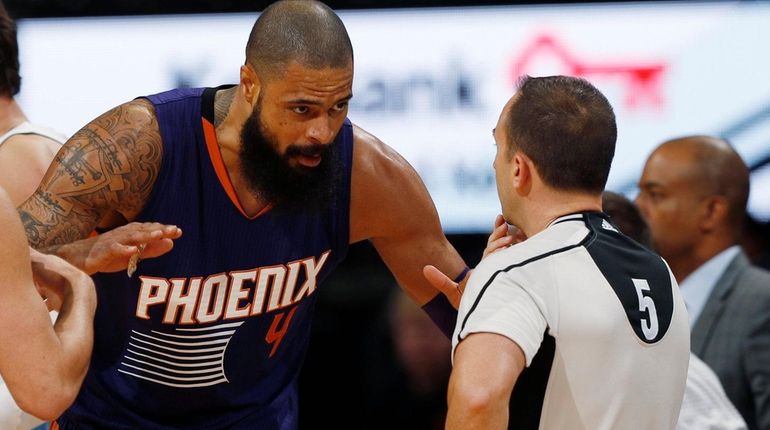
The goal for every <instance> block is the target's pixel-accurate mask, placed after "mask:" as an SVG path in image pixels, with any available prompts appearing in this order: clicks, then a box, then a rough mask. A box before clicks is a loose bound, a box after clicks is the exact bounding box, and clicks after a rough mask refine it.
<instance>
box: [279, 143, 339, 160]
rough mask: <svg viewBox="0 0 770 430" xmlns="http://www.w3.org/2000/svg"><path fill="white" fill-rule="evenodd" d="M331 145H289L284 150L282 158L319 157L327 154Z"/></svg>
mask: <svg viewBox="0 0 770 430" xmlns="http://www.w3.org/2000/svg"><path fill="white" fill-rule="evenodd" d="M330 148H331V145H324V144H322V143H311V144H308V145H300V144H296V143H294V144H291V145H289V147H287V148H286V152H285V154H284V157H287V158H288V157H296V156H300V155H304V156H307V157H319V156H322V155H326V154H328V153H329V150H330Z"/></svg>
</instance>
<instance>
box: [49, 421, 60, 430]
mask: <svg viewBox="0 0 770 430" xmlns="http://www.w3.org/2000/svg"><path fill="white" fill-rule="evenodd" d="M48 429H49V430H59V423H58V422H56V421H51V425H50V426H48Z"/></svg>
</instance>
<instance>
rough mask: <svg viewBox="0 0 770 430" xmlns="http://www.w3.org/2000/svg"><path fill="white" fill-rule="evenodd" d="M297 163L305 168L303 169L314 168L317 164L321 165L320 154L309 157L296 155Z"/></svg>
mask: <svg viewBox="0 0 770 430" xmlns="http://www.w3.org/2000/svg"><path fill="white" fill-rule="evenodd" d="M296 158H297V163H299V164H301V165H303V166H305V167H316V166H318V165H319V164H321V159H322V157H321V154H316V155H309V154H301V155H297V156H296Z"/></svg>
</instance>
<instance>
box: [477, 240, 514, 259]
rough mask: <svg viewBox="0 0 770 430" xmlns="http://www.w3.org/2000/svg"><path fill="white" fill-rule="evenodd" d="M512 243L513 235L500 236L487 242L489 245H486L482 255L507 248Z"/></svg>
mask: <svg viewBox="0 0 770 430" xmlns="http://www.w3.org/2000/svg"><path fill="white" fill-rule="evenodd" d="M512 244H513V237H511V236H505V237H501V238H499V239H497V240H495V241H493V242H491V243H489V245H487V247H486V249H484V257H486V256H488V255H489V254H492V253H493V252H495V251H499V250H501V249H504V248H508V247H509V246H511V245H512Z"/></svg>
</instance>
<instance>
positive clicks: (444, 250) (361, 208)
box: [350, 127, 465, 305]
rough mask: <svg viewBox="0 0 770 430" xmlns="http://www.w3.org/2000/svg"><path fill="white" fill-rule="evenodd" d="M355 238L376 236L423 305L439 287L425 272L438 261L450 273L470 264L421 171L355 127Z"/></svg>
mask: <svg viewBox="0 0 770 430" xmlns="http://www.w3.org/2000/svg"><path fill="white" fill-rule="evenodd" d="M354 141H355V146H354V149H353V173H352V175H353V176H352V185H351V203H350V205H351V214H350V217H351V219H350V239H351V242H356V241H359V240H365V239H370V240H371V241H372V243H373V244H374V246H375V248H376V249H377V252H378V253H379V254H380V256H381V257H382V259H383V261H384V262H385V264H386V265H387V266H388V268H389V269H390V270H391V272H393V274H394V276H395V277H396V279H397V281H398V283H399V285H401V287H402V288H403V289H404V290H405V291H406V293H407V294H408V295H409V296H410V297H411V298H412V299H413V300H414V301H415V302H417V304H419V305H424V304H425V303H427V302H428V301H430V300H431V299H433V298H434V297H435V296H436V294H437V290H436V289H435V288H434V287H433V286H431V284H430V283H429V282H428V281H427V280H426V279H425V277H424V276H423V273H422V271H423V267H425V266H426V265H429V264H430V265H433V266H435V267H436V268H437V269H438V270H440V271H441V272H443V273H446V274H447V275H449V276H450V277H455V276H457V275H458V274H459V273H460V272H462V271H463V269H464V268H465V263H464V262H463V260H462V258H461V257H460V256H459V254H457V251H455V249H454V248H453V247H452V245H451V244H449V242H448V241H447V239H446V237H445V236H444V233H443V231H442V229H441V224H440V222H439V218H438V213H437V212H436V208H435V207H434V205H433V201H432V200H431V198H430V195H428V191H427V189H426V188H425V185H424V184H423V182H422V180H421V179H420V177H419V176H418V175H417V172H415V170H414V169H413V168H412V166H410V165H409V163H407V162H406V160H404V159H403V158H402V157H401V156H400V155H399V154H398V153H396V152H395V151H394V150H393V149H391V148H389V147H388V146H387V145H385V144H383V143H382V142H380V141H379V140H377V138H375V137H374V136H372V135H370V134H368V133H366V132H365V131H363V130H361V129H360V128H358V127H354Z"/></svg>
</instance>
